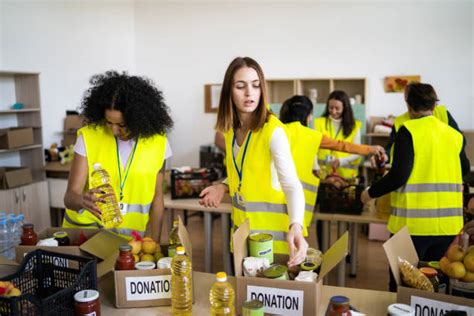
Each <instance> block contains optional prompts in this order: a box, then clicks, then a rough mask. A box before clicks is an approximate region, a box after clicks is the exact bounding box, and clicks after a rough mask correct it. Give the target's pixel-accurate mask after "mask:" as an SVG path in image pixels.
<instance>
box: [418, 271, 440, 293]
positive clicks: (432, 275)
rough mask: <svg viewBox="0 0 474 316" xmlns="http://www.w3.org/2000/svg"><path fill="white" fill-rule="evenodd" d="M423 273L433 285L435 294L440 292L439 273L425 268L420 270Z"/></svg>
mask: <svg viewBox="0 0 474 316" xmlns="http://www.w3.org/2000/svg"><path fill="white" fill-rule="evenodd" d="M420 271H421V273H423V274H424V275H426V277H427V278H428V280H430V282H431V284H433V289H434V291H435V292H438V291H439V279H438V271H436V270H435V269H433V268H430V267H423V268H420Z"/></svg>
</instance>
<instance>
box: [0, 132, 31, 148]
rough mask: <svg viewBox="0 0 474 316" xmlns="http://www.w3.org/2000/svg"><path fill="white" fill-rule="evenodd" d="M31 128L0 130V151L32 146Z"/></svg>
mask: <svg viewBox="0 0 474 316" xmlns="http://www.w3.org/2000/svg"><path fill="white" fill-rule="evenodd" d="M33 143H34V138H33V129H32V128H31V127H11V128H3V129H0V149H10V148H17V147H22V146H28V145H33Z"/></svg>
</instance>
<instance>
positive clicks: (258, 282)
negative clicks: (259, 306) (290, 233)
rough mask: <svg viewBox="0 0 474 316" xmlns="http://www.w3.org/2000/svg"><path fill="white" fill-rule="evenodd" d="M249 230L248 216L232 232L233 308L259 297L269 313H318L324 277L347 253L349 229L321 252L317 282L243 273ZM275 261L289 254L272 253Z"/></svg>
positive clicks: (282, 260)
mask: <svg viewBox="0 0 474 316" xmlns="http://www.w3.org/2000/svg"><path fill="white" fill-rule="evenodd" d="M249 233H250V226H249V222H248V220H247V221H246V222H245V223H244V224H242V225H241V226H240V227H239V228H238V229H237V230H236V231H235V233H234V235H233V236H232V241H233V245H234V268H235V275H236V284H237V288H236V300H235V307H236V311H240V310H242V304H243V303H244V302H245V301H248V300H253V299H258V300H259V301H262V302H263V304H264V312H265V313H268V314H278V315H294V316H297V315H298V316H303V315H316V314H319V312H318V311H320V307H319V305H320V301H321V291H322V286H323V278H324V277H325V276H326V275H327V274H328V273H329V272H330V271H331V270H332V269H333V268H334V267H335V266H336V265H337V264H338V263H339V262H340V261H341V260H342V259H343V258H345V256H346V255H347V251H348V239H349V237H348V236H349V235H348V233H347V232H346V233H345V234H344V235H343V236H342V237H341V238H339V240H338V241H336V242H335V243H334V245H333V246H332V247H331V248H330V249H329V250H328V251H327V252H326V253H325V254H324V255H323V261H322V264H321V270H320V273H319V276H318V279H317V280H316V282H299V281H290V280H276V279H267V278H259V277H244V276H243V268H242V263H243V260H244V258H246V257H248V253H249V252H248V248H247V237H248V236H249ZM274 261H275V263H281V264H285V265H286V262H287V261H288V256H280V255H275V260H274Z"/></svg>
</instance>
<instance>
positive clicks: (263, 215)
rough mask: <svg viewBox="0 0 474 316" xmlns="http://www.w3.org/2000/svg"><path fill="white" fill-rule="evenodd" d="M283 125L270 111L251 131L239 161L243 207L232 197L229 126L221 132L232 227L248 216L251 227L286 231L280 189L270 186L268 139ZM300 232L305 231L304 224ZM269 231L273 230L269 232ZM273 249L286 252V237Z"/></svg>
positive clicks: (235, 178)
mask: <svg viewBox="0 0 474 316" xmlns="http://www.w3.org/2000/svg"><path fill="white" fill-rule="evenodd" d="M278 127H280V128H283V130H285V132H286V128H285V126H284V125H283V123H281V122H280V121H279V120H278V119H277V118H276V117H275V116H274V115H270V116H269V119H268V122H266V123H265V124H264V126H263V127H262V128H261V129H260V130H258V131H253V132H252V138H251V140H250V142H249V145H248V148H247V153H246V156H245V161H244V165H243V170H242V173H243V177H242V187H241V190H240V192H239V194H240V195H241V196H242V197H243V198H244V200H245V207H243V206H240V205H239V204H238V203H237V200H236V193H237V187H238V183H239V177H238V175H237V172H236V170H235V167H234V163H233V161H232V150H233V149H232V140H233V137H234V132H233V130H229V131H227V132H226V133H224V137H225V143H226V160H227V162H226V167H227V175H228V183H229V190H230V195H231V197H232V201H233V203H232V204H233V208H232V221H233V223H234V225H235V227H238V226H240V225H241V224H242V223H243V222H244V221H245V220H246V219H249V224H250V230H251V231H273V232H274V234H275V235H277V236H280V234H286V232H288V228H289V217H288V211H287V207H286V199H285V195H284V192H283V190H282V189H281V188H280V189H275V188H273V187H272V174H271V164H272V158H271V153H270V139H271V136H272V134H273V131H274V130H275V128H278ZM242 152H243V149H242V148H241V150H240V151H239V154H238V155H237V156H236V157H235V159H236V163H237V165H238V166H240V164H241V160H242ZM304 233H305V234H307V231H306V227H305V229H304ZM272 235H273V234H272ZM274 252H275V253H283V254H288V253H289V250H288V244H287V243H286V241H278V240H277V241H276V242H275V243H274Z"/></svg>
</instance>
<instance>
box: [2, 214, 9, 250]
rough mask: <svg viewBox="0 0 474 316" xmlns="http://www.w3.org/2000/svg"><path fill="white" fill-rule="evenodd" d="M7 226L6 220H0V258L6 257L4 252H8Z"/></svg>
mask: <svg viewBox="0 0 474 316" xmlns="http://www.w3.org/2000/svg"><path fill="white" fill-rule="evenodd" d="M8 235H9V234H8V226H7V219H6V218H3V219H0V256H3V257H5V258H6V257H7V254H6V252H7V251H8V246H9V245H8V244H9V242H8V237H9V236H8Z"/></svg>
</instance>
